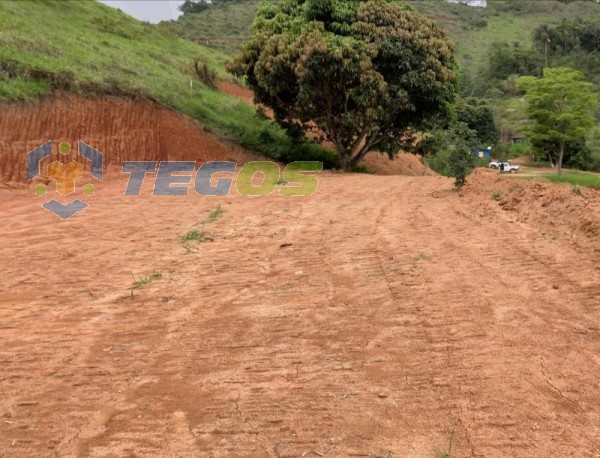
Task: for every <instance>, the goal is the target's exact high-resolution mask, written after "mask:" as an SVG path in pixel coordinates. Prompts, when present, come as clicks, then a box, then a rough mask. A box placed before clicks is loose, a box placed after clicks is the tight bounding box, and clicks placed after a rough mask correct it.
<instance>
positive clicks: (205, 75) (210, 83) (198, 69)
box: [194, 57, 218, 89]
mask: <svg viewBox="0 0 600 458" xmlns="http://www.w3.org/2000/svg"><path fill="white" fill-rule="evenodd" d="M194 73H195V74H196V77H197V78H198V79H199V80H200V81H202V83H204V84H205V85H206V86H207V87H209V88H211V89H217V77H218V73H217V71H216V70H213V69H212V68H210V67H209V66H208V64H207V63H206V62H202V58H200V57H196V59H195V60H194Z"/></svg>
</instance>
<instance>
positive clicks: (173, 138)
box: [0, 95, 259, 183]
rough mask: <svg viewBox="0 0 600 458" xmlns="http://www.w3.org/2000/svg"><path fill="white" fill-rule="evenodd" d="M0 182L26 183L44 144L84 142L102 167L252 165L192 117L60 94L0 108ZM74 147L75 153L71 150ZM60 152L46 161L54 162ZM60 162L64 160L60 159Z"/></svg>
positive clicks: (140, 105) (113, 100)
mask: <svg viewBox="0 0 600 458" xmlns="http://www.w3.org/2000/svg"><path fill="white" fill-rule="evenodd" d="M0 113H1V118H0V182H4V183H6V182H24V181H25V179H26V159H25V158H26V156H25V155H26V153H27V152H29V151H31V150H32V149H34V148H36V147H37V146H39V145H42V144H44V143H46V142H47V141H48V140H52V141H53V142H56V143H58V142H61V141H68V142H70V143H71V144H72V145H75V144H76V142H77V140H82V141H84V142H85V143H87V144H88V145H90V146H93V147H94V148H96V149H98V150H99V151H101V152H102V153H103V154H104V156H105V165H106V166H107V167H108V168H109V169H110V168H111V166H114V167H119V168H120V165H121V163H122V161H124V160H129V161H132V160H135V161H149V160H190V161H191V160H195V161H209V160H230V161H235V162H242V161H247V160H252V159H254V160H256V159H257V158H259V156H258V155H254V154H252V153H249V152H248V151H246V150H244V149H243V148H241V147H239V146H236V145H233V144H224V143H223V142H221V141H220V140H219V139H218V138H217V137H216V136H214V135H213V134H210V133H207V132H204V131H202V130H201V129H200V128H199V126H198V125H197V124H196V123H195V122H194V121H193V120H191V119H190V118H188V117H186V116H183V115H180V114H178V113H176V112H175V111H173V110H170V109H167V108H164V107H159V106H157V105H156V104H153V103H151V102H148V101H133V100H128V99H121V98H115V97H105V98H96V99H87V98H82V97H76V96H72V95H59V96H57V97H52V98H45V99H42V100H40V101H38V102H34V103H29V104H22V103H19V104H16V103H3V104H0ZM75 149H76V148H74V150H75ZM57 157H58V151H57V148H56V147H55V148H54V156H53V157H52V158H49V159H47V161H48V162H49V161H50V160H57ZM59 160H63V161H64V160H65V159H62V158H59Z"/></svg>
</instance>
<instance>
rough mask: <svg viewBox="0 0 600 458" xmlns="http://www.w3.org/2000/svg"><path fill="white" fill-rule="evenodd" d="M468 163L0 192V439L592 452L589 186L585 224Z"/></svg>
mask: <svg viewBox="0 0 600 458" xmlns="http://www.w3.org/2000/svg"><path fill="white" fill-rule="evenodd" d="M483 175H485V174H483ZM483 175H482V176H476V177H475V178H474V180H473V185H472V186H471V187H470V188H468V189H467V190H465V191H464V192H462V193H460V194H459V193H456V192H453V191H451V181H450V180H447V179H445V178H441V177H406V176H386V177H383V176H371V175H339V174H330V173H324V174H322V176H321V177H320V186H319V189H318V190H317V192H316V194H314V195H313V196H311V197H306V198H290V197H280V196H276V195H271V196H267V197H260V198H249V197H243V196H239V195H235V194H234V195H232V196H228V197H223V198H207V197H200V196H197V195H189V196H188V197H152V196H151V195H150V189H147V188H144V189H143V191H142V195H141V196H140V197H125V196H123V192H124V189H125V181H124V179H123V178H112V179H109V180H108V181H107V182H106V183H104V184H102V185H101V186H99V187H98V191H97V194H96V195H95V196H94V197H93V198H92V199H91V200H90V204H91V206H90V208H88V209H86V210H85V211H84V212H83V213H81V214H78V215H76V216H75V217H73V218H71V219H69V220H67V221H59V220H58V218H57V217H56V216H54V215H52V214H50V213H49V212H46V211H44V210H43V209H41V208H40V206H39V205H40V203H41V200H36V199H40V198H38V197H35V196H34V195H33V193H32V191H31V189H18V190H8V189H3V190H0V214H1V218H2V219H1V221H2V223H1V224H2V231H1V233H0V246H1V247H2V248H1V256H0V263H1V272H2V277H1V280H0V329H1V331H0V393H2V395H1V397H0V456H6V457H9V456H20V457H21V456H75V455H78V456H182V457H188V456H213V457H225V456H273V457H284V456H288V457H295V456H296V457H302V456H305V457H306V456H331V457H337V456H381V457H389V456H398V457H424V456H434V455H435V448H436V447H439V448H440V449H442V450H444V449H446V448H447V445H448V442H449V440H450V438H452V440H453V453H454V455H455V456H457V457H469V456H478V457H484V456H485V457H490V456H511V457H531V456H598V455H599V454H600V394H599V390H598V385H599V374H600V324H599V323H600V321H599V319H600V284H599V280H600V257H599V251H597V250H598V244H597V236H594V232H593V230H595V229H594V228H595V227H596V226H594V224H595V223H594V221H596V222H597V221H598V213H594V212H595V211H597V207H594V206H593V203H594V202H597V198H598V195H597V194H589V195H587V196H584V197H579V196H573V199H587V200H586V202H591V203H590V204H589V206H588V207H586V208H585V209H584V210H585V211H584V210H581V212H580V214H583V213H585V214H587V217H588V219H590V220H591V223H590V225H591V226H589V227H591V228H592V229H590V231H591V232H588V233H586V232H585V228H584V229H581V230H579V229H577V228H571V226H569V224H571V223H572V221H571V220H566V219H564V218H563V219H559V220H558V221H559V223H558V224H557V225H552V224H551V223H552V221H551V220H550V221H549V222H548V221H547V220H548V218H550V217H548V216H545V215H544V214H542V213H543V212H544V211H554V210H553V206H552V204H548V205H546V206H542V205H541V204H540V205H539V206H536V207H535V209H536V210H535V211H533V210H531V209H530V210H528V211H529V213H528V212H527V211H525V208H530V207H529V206H527V207H524V206H523V203H522V201H521V200H520V201H519V202H515V201H514V199H513V198H517V197H518V195H521V194H522V195H525V196H530V198H531V199H532V201H535V199H537V198H536V197H535V196H536V195H537V194H535V193H536V192H537V193H541V194H543V192H545V191H543V190H541V191H540V190H537V191H535V190H529V188H527V189H526V190H514V189H513V190H512V191H511V189H510V188H509V186H510V185H505V184H504V182H498V183H495V182H492V181H491V180H494V179H495V178H493V177H492V176H491V175H489V176H483ZM490 183H492V184H490ZM510 183H512V182H510ZM524 186H525V185H524ZM497 188H501V189H502V190H503V191H504V192H505V193H507V196H506V197H504V200H506V202H507V203H504V204H503V202H500V203H499V202H494V201H492V200H491V199H490V197H489V192H491V191H493V190H495V189H497ZM566 192H567V194H568V190H567V191H566ZM586 192H588V191H587V190H586ZM589 192H590V193H591V192H592V191H589ZM527 193H529V194H527ZM531 196H533V197H531ZM561 198H562V197H561ZM521 199H523V197H521ZM539 199H540V200H539V202H543V196H541V197H539ZM565 199H567V198H566V197H565V198H564V199H563V201H562V203H561V205H563V207H561V208H560V209H556V211H559V210H560V211H561V212H562V211H564V210H565V207H566V206H567V205H568V206H575V207H577V206H578V205H580V204H578V203H577V202H579V201H578V200H565ZM217 205H221V208H222V209H223V210H224V212H223V214H222V216H221V218H220V219H218V220H216V221H214V222H212V223H206V224H202V222H204V221H206V220H207V217H208V215H209V213H210V212H211V210H213V209H214V208H215V207H217ZM577 208H579V207H577ZM567 210H568V208H567ZM535 212H538V213H535ZM582 212H583V213H582ZM536 215H537V216H536ZM573 215H575V214H573ZM590 215H591V216H590ZM594 215H595V216H594ZM573 217H575V216H573ZM594 218H595V219H594ZM550 219H551V218H550ZM586 227H587V226H586ZM194 228H202V230H203V231H205V232H206V234H207V236H208V237H207V240H206V241H204V242H198V241H191V242H189V243H188V245H189V247H188V249H186V248H185V247H183V246H182V243H181V242H180V241H178V237H180V236H182V235H184V234H186V233H187V232H188V231H190V230H192V229H194ZM571 229H572V230H571ZM573 235H576V237H573ZM154 272H161V275H160V278H150V277H151V276H152V274H153V273H154ZM132 274H135V276H136V278H138V279H139V278H140V277H142V278H148V279H149V283H148V284H146V285H144V286H141V287H139V288H135V289H132V283H133V279H132ZM156 277H158V276H156Z"/></svg>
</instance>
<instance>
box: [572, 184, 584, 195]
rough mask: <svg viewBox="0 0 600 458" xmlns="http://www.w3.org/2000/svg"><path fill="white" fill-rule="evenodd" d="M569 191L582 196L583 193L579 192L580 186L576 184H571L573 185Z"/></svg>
mask: <svg viewBox="0 0 600 458" xmlns="http://www.w3.org/2000/svg"><path fill="white" fill-rule="evenodd" d="M571 192H572V193H573V194H575V195H576V196H579V197H583V193H582V192H581V188H580V187H579V185H578V184H576V185H573V187H572V188H571Z"/></svg>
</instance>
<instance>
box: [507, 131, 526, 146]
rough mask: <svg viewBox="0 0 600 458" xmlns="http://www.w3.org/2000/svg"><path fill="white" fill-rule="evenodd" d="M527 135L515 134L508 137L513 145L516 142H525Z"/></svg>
mask: <svg viewBox="0 0 600 458" xmlns="http://www.w3.org/2000/svg"><path fill="white" fill-rule="evenodd" d="M525 140H527V137H526V136H525V135H523V134H515V135H512V136H511V137H510V142H511V143H512V144H513V145H514V144H516V143H525Z"/></svg>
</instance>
